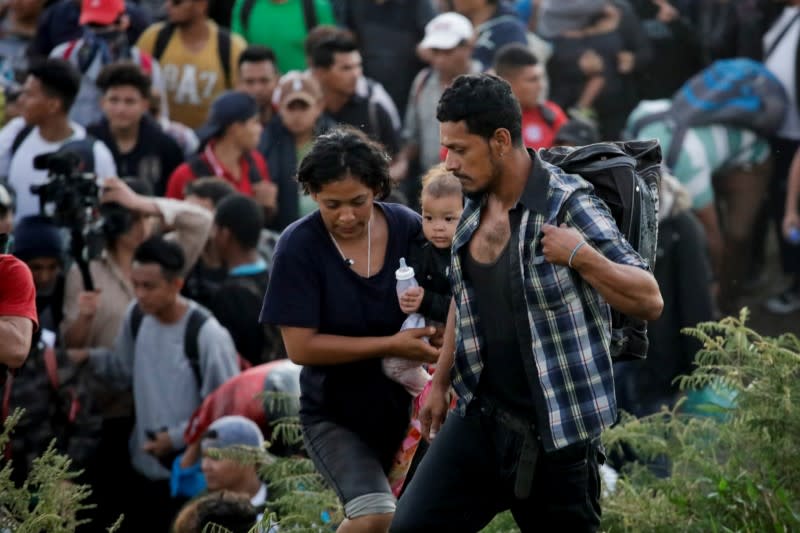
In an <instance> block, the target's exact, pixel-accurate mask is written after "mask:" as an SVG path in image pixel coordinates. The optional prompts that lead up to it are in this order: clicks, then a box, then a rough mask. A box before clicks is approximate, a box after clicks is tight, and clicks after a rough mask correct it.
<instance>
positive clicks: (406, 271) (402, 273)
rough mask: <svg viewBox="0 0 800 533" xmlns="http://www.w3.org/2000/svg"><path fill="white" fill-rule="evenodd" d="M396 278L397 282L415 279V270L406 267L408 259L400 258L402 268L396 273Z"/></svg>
mask: <svg viewBox="0 0 800 533" xmlns="http://www.w3.org/2000/svg"><path fill="white" fill-rule="evenodd" d="M394 277H395V278H396V279H397V281H406V280H408V279H411V278H413V277H414V269H413V268H412V267H410V266H408V265H406V258H405V257H401V258H400V268H398V269H397V270H395V271H394Z"/></svg>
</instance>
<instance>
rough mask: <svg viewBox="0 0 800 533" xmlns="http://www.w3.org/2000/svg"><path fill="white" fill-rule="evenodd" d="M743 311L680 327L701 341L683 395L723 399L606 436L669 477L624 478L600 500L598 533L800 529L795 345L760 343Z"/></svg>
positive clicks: (633, 473) (641, 472)
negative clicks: (655, 461)
mask: <svg viewBox="0 0 800 533" xmlns="http://www.w3.org/2000/svg"><path fill="white" fill-rule="evenodd" d="M747 317H748V313H747V310H746V309H745V310H743V311H742V313H741V314H740V315H739V316H738V317H728V318H725V319H723V320H721V321H719V322H708V323H702V324H699V325H698V326H697V327H695V328H690V329H687V330H685V333H686V334H689V335H692V336H693V337H695V338H697V339H699V340H700V341H701V342H702V343H703V348H702V349H701V351H700V352H698V354H697V357H696V366H697V368H696V369H695V371H694V372H693V373H692V374H691V375H689V376H683V377H681V378H680V381H679V383H680V385H681V388H682V389H684V390H685V391H703V392H705V393H708V394H707V396H711V397H715V396H716V397H721V398H726V399H728V400H729V401H728V402H711V403H708V404H707V405H705V406H701V407H704V408H701V409H694V410H693V413H691V414H690V413H688V412H687V410H686V403H685V402H679V404H678V405H677V406H676V407H675V408H674V409H673V410H664V411H663V412H661V413H657V414H655V415H651V416H648V417H644V418H640V419H636V418H634V417H632V416H629V415H624V414H623V417H622V420H621V422H620V423H619V424H618V425H617V426H615V427H614V428H612V429H610V430H608V431H607V432H605V434H604V437H603V439H604V443H605V444H606V446H607V447H608V448H609V449H610V450H613V449H619V447H620V446H621V445H622V444H623V443H625V444H626V445H627V446H629V447H630V448H631V449H633V450H634V452H635V454H636V455H637V456H638V457H641V458H645V459H646V458H655V457H658V456H661V457H664V458H666V459H667V461H668V463H669V464H670V467H671V468H670V476H669V477H666V478H662V477H657V476H655V475H653V474H652V473H651V471H650V470H648V468H646V467H645V466H643V465H638V464H634V465H630V466H629V467H626V468H625V469H624V471H623V476H622V477H621V478H620V479H619V480H618V482H617V485H616V490H615V491H614V493H613V494H610V495H608V496H607V497H605V498H604V501H603V529H604V530H606V531H656V532H657V531H692V532H693V531H697V532H706V531H754V532H755V531H759V532H760V531H775V532H782V531H796V530H800V454H798V451H797V450H798V442H800V405H798V400H800V341H798V339H797V337H795V336H794V335H791V334H785V335H781V336H779V337H777V338H770V337H764V336H761V335H759V334H758V333H757V332H755V331H753V330H752V329H750V328H748V327H747V326H746V322H747Z"/></svg>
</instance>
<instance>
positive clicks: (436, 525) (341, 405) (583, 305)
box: [0, 0, 800, 533]
mask: <svg viewBox="0 0 800 533" xmlns="http://www.w3.org/2000/svg"><path fill="white" fill-rule="evenodd" d="M727 58H749V59H751V60H753V61H756V62H758V63H759V64H761V65H763V66H764V67H765V68H766V69H768V70H769V71H770V72H771V75H772V76H773V77H774V78H775V79H776V80H777V81H778V82H779V83H780V84H781V85H782V86H783V90H784V91H785V95H786V96H787V106H786V109H785V113H784V120H783V123H782V124H781V125H780V127H778V128H776V129H775V130H774V131H772V132H770V133H769V134H767V133H765V132H763V131H753V130H750V129H748V128H745V127H741V126H737V125H731V124H729V123H713V124H702V125H696V126H692V127H690V128H688V129H687V130H686V131H682V132H681V135H680V136H679V135H677V134H676V132H675V128H674V124H673V123H672V122H670V120H669V118H668V117H667V115H666V112H667V111H668V110H669V109H670V106H671V102H672V99H673V97H674V95H675V94H676V91H678V90H679V89H680V88H681V87H682V86H683V85H684V84H685V83H686V82H687V81H688V80H689V79H690V78H692V77H693V76H694V75H696V74H698V73H699V72H701V71H703V69H706V68H708V67H709V66H711V65H712V64H714V63H715V62H716V61H718V60H721V59H727ZM798 60H800V1H798V0H784V1H780V2H774V1H767V0H735V1H720V0H702V1H687V0H673V1H670V0H575V1H566V0H516V1H509V0H363V1H362V0H358V1H356V0H166V2H164V3H162V2H154V1H152V0H138V1H137V0H130V1H125V0H10V1H9V2H7V3H5V4H4V5H3V6H2V8H0V87H2V93H1V94H2V101H1V102H0V124H2V129H0V233H2V234H7V235H8V237H9V238H8V241H9V242H8V243H7V245H8V246H7V247H8V250H9V253H11V254H13V256H14V258H16V259H14V258H12V257H11V256H8V255H0V261H1V262H0V269H2V270H3V271H2V274H0V327H2V329H0V332H1V333H2V342H0V345H3V346H2V350H3V352H2V357H1V358H0V363H2V364H4V365H8V366H9V367H11V368H14V369H16V370H14V371H13V372H9V375H8V378H7V379H5V381H4V384H3V385H2V386H0V388H2V391H3V392H2V397H3V405H2V413H1V416H2V418H3V419H5V418H6V417H7V416H8V415H9V414H10V412H12V411H13V409H14V408H16V407H22V408H25V409H26V415H25V417H23V418H22V420H21V422H20V424H19V425H18V427H17V428H16V429H15V431H14V436H13V438H12V441H11V444H10V446H9V448H8V449H7V450H6V457H7V458H12V459H13V461H14V476H15V479H16V480H17V481H18V482H22V480H24V479H25V478H26V477H27V475H28V473H29V472H30V469H31V467H32V464H33V460H34V458H35V457H36V456H37V455H39V454H41V453H42V452H43V451H44V450H45V449H46V448H47V446H48V444H49V443H50V440H51V439H53V438H56V441H57V446H58V448H59V449H60V450H61V451H63V452H64V453H66V454H67V455H69V457H70V458H71V459H72V460H73V464H74V466H75V468H77V469H82V470H83V471H84V473H83V474H82V476H81V478H80V481H82V482H86V483H88V484H89V485H91V487H92V491H93V492H92V496H91V503H94V504H96V507H95V508H94V509H92V510H90V511H88V514H87V518H88V519H89V520H90V521H89V522H88V523H87V524H86V525H84V526H82V530H85V531H104V530H105V528H106V527H108V525H110V524H111V523H113V522H114V520H115V519H116V518H117V516H119V514H122V513H124V514H125V517H126V518H125V520H124V522H123V525H122V531H137V532H138V531H144V530H147V529H150V530H153V531H168V530H170V528H172V527H174V530H175V531H180V532H184V531H185V532H187V533H189V532H195V531H200V529H201V527H202V525H203V524H204V523H206V522H207V521H212V522H213V519H212V518H209V519H208V520H206V518H203V516H206V515H209V516H212V517H213V516H215V517H216V518H217V520H218V521H220V523H222V522H225V521H226V520H228V518H226V517H228V515H231V516H232V517H233V518H231V519H230V522H225V523H230V524H234V525H232V526H230V527H231V528H232V531H239V529H236V528H237V527H239V525H235V524H240V523H246V524H250V525H251V526H252V524H253V523H254V522H255V520H256V518H257V517H260V516H261V513H262V512H263V506H264V503H265V502H266V501H268V500H269V480H264V479H259V478H258V475H257V471H256V470H255V469H254V468H253V467H252V465H250V466H246V465H245V466H242V465H237V464H234V463H233V462H226V460H223V459H219V458H215V457H214V455H213V453H212V454H209V453H207V452H208V449H215V448H226V447H230V446H235V445H252V446H256V447H262V448H263V444H264V436H265V435H264V434H265V432H267V431H268V428H266V427H265V426H264V425H263V424H262V425H261V426H260V428H259V425H253V423H252V421H251V420H249V419H247V418H246V417H241V416H238V417H237V416H225V417H222V418H218V419H217V420H216V421H214V420H209V421H207V422H208V424H207V427H206V428H205V429H207V431H206V430H204V431H203V432H198V431H196V428H192V425H191V424H190V421H191V420H192V417H193V415H196V412H197V410H198V409H199V408H201V406H203V405H204V402H205V401H207V400H208V399H209V398H212V397H213V396H214V394H215V393H218V392H219V391H222V390H225V386H226V384H230V383H232V382H233V380H237V379H240V378H242V377H245V376H248V375H253V376H255V375H256V374H248V373H250V372H252V371H253V370H256V369H258V368H262V367H263V365H267V364H272V363H273V362H274V361H278V360H287V359H288V360H291V362H293V363H295V364H297V365H300V366H302V373H299V378H297V373H294V374H291V375H292V376H294V378H297V379H299V386H300V389H301V392H302V398H301V404H300V411H299V415H300V421H301V424H302V426H303V437H304V441H305V453H307V454H308V456H310V457H311V459H312V460H313V461H314V464H315V465H316V467H317V468H318V470H319V471H320V473H321V474H322V476H323V477H324V478H325V479H326V480H327V482H328V483H329V485H330V486H331V488H333V489H334V491H335V492H336V494H337V496H338V497H339V498H340V500H341V502H342V506H343V510H344V514H345V517H346V519H345V521H344V522H343V523H342V524H341V525H340V526H339V531H342V532H349V531H388V530H389V529H390V528H391V530H392V531H477V530H479V529H480V528H481V527H483V526H484V525H485V524H486V523H488V521H489V520H491V518H492V517H493V516H494V514H496V513H497V512H499V511H502V510H505V509H510V510H511V511H512V513H513V515H514V518H515V519H516V520H517V523H518V525H519V526H520V528H521V529H522V530H525V531H528V530H533V529H535V527H534V524H536V523H538V522H539V521H541V520H543V519H544V518H543V517H550V518H552V519H553V520H555V521H557V522H558V523H563V524H565V525H566V524H571V525H572V526H573V527H572V528H574V529H576V530H586V531H591V530H596V529H597V527H598V525H599V516H600V508H599V502H600V491H599V488H598V487H599V478H598V468H599V467H600V465H601V464H602V463H603V462H604V461H605V458H604V455H603V451H602V447H601V446H600V445H599V442H598V440H597V439H598V437H599V435H600V433H601V431H602V429H603V428H605V427H608V426H609V425H611V424H613V423H614V422H615V420H616V416H617V410H618V408H619V409H625V410H627V411H629V412H632V413H634V414H636V415H646V414H650V413H652V412H655V411H657V410H658V409H659V408H660V407H661V406H662V405H670V406H671V405H674V403H675V401H676V399H677V397H678V391H677V389H676V388H675V385H674V383H673V378H674V377H675V376H677V375H680V374H683V373H686V372H689V371H690V370H691V367H692V360H693V356H694V353H695V352H696V350H697V348H698V346H697V344H696V341H694V340H692V339H690V338H688V337H686V336H685V335H682V334H681V329H682V328H684V327H686V326H692V325H694V324H696V323H698V322H700V321H705V320H709V319H712V318H715V317H719V316H722V315H723V314H728V313H734V312H736V311H737V310H738V309H739V308H740V306H741V303H742V298H743V295H744V294H745V291H748V290H753V289H756V290H757V289H758V287H760V286H763V284H764V281H765V280H764V276H765V274H764V272H765V271H766V269H767V265H766V260H767V256H768V250H767V243H768V242H769V240H770V234H771V232H773V231H774V232H775V235H776V236H777V242H778V243H779V251H780V259H781V267H782V269H783V271H784V273H785V274H786V277H787V279H788V280H789V283H788V286H787V287H785V290H782V291H781V292H780V293H778V294H764V295H763V305H764V307H765V309H766V310H767V311H768V312H771V313H775V314H780V315H788V314H791V313H794V312H796V311H798V310H800V255H798V254H800V214H798V207H797V203H798V196H800V112H799V111H798V99H800V82H798V75H800V70H798V68H800V67H798ZM650 138H656V139H658V140H659V142H660V144H661V147H662V152H663V154H664V156H665V164H664V166H663V177H662V180H661V184H660V190H659V210H658V231H659V235H658V243H657V258H658V259H657V261H656V263H655V265H648V264H647V263H646V261H644V260H643V259H642V258H641V257H640V256H639V255H638V253H637V252H636V251H635V250H634V249H632V248H631V246H630V244H628V243H627V242H626V241H625V239H624V238H623V237H622V235H621V234H620V232H619V231H618V230H617V228H616V226H615V225H614V221H613V220H612V219H611V217H610V216H609V214H608V209H607V207H605V206H604V205H600V204H599V203H597V202H595V201H593V200H592V198H593V196H592V195H591V194H590V193H589V191H588V189H587V188H586V187H585V182H583V181H581V180H579V179H576V178H575V177H574V176H570V175H567V174H564V173H563V172H561V171H559V170H558V169H557V168H556V167H553V166H551V165H548V164H546V163H543V162H542V160H541V158H540V157H539V156H538V155H537V151H538V150H540V149H549V148H552V147H556V146H564V147H574V146H583V145H589V144H592V143H597V142H603V141H607V142H613V141H621V140H633V139H650ZM673 144H675V145H677V147H673V146H672V145H673ZM50 153H59V154H78V156H79V157H78V159H77V160H75V161H74V163H75V168H74V170H75V173H73V175H72V176H71V177H70V178H69V179H71V180H73V182H74V183H73V184H72V186H73V187H79V186H80V187H82V189H81V190H83V191H90V192H89V193H88V194H94V192H93V191H94V189H92V188H91V187H88V186H85V185H79V182H80V183H83V181H80V180H85V181H87V182H88V181H91V182H92V184H94V185H96V191H97V192H96V198H92V199H90V201H87V202H86V204H87V205H90V210H91V212H92V215H91V218H92V220H91V222H86V223H85V226H84V227H83V228H82V230H91V231H83V232H82V233H83V234H81V232H76V231H70V230H71V229H74V228H72V227H70V226H69V225H68V224H66V223H65V220H66V219H67V218H69V217H67V216H66V215H67V213H65V212H62V211H60V210H59V209H58V204H59V198H53V197H50V198H48V197H46V195H44V194H42V193H41V191H40V192H39V193H37V192H34V191H35V186H41V185H42V184H45V183H48V180H51V179H53V178H54V177H55V174H56V173H55V172H54V171H53V164H52V158H51V160H50V161H51V163H50V164H49V165H48V160H47V159H46V158H45V159H44V160H43V159H42V157H40V156H42V155H43V154H50ZM668 154H675V156H674V157H671V158H668V157H667V155H668ZM48 166H49V168H48ZM32 186H34V189H33V190H32ZM72 207H73V209H74V210H75V211H76V212H77V211H80V213H82V214H83V212H84V211H85V208H84V206H83V204H81V206H72ZM562 221H566V222H567V223H568V225H569V226H570V227H569V228H566V227H562V226H561V222H562ZM72 222H73V224H72V226H74V225H75V223H74V220H73V221H72ZM95 234H96V235H98V236H99V237H100V239H99V240H98V241H97V242H95V241H94V240H92V239H89V238H88V237H89V236H90V235H95ZM84 237H85V238H86V241H87V243H86V244H87V245H86V246H84V247H82V248H81V247H80V246H79V245H80V244H83V243H82V242H80V241H82V240H83V238H84ZM90 241H91V242H90ZM98 243H99V244H98ZM89 244H93V246H89ZM586 244H588V246H585V245H586ZM401 260H402V261H401ZM406 260H407V261H408V264H409V265H410V266H411V267H413V269H414V273H415V275H416V280H417V281H418V282H419V286H418V287H415V288H413V289H411V290H408V291H405V292H402V293H401V294H399V295H398V294H397V292H396V283H397V279H399V278H396V270H397V269H398V267H399V266H400V265H401V263H402V264H405V261H406ZM20 262H22V263H24V264H25V265H27V267H28V268H27V270H28V271H29V272H30V276H29V275H28V274H27V273H26V271H25V269H21V263H20ZM7 272H8V273H7ZM12 274H13V275H12ZM659 293H660V294H659ZM26 299H27V300H30V301H34V300H35V309H32V308H31V307H30V306H27V307H26V305H25V304H24V301H25V300H26ZM609 305H610V306H611V307H613V308H614V309H615V310H617V311H621V312H624V313H626V314H629V315H631V316H635V317H639V318H641V319H644V320H648V321H649V331H648V336H649V339H650V351H649V354H648V359H647V360H646V361H636V362H625V363H615V364H614V365H613V370H612V366H611V361H610V358H609V353H608V352H609V343H610V339H609V335H610V322H609V318H608V313H607V310H608V306H609ZM662 307H663V310H662ZM414 313H419V314H420V315H421V316H423V317H424V319H425V321H424V323H422V324H418V325H419V326H421V327H405V328H404V326H403V325H404V321H405V320H406V317H407V316H408V315H409V314H414ZM28 337H30V338H31V339H32V341H31V342H28V343H26V342H22V341H23V340H24V339H25V338H28ZM8 339H13V340H14V342H11V341H10V340H8ZM17 341H20V342H17ZM26 355H27V357H26ZM384 358H387V359H389V358H398V359H400V360H405V361H406V362H407V365H406V366H405V367H403V369H402V371H397V372H395V373H394V374H392V373H391V372H388V371H387V367H386V365H383V364H382V363H381V361H382V360H383V359H384ZM251 367H252V368H251ZM420 368H422V369H425V370H424V374H423V375H424V376H425V377H424V378H423V382H422V383H421V384H419V387H424V389H425V393H424V394H423V396H424V397H425V398H426V399H425V400H424V401H423V400H422V399H420V398H421V397H419V396H418V394H417V393H418V392H419V387H417V385H414V386H413V387H410V386H409V383H410V380H412V378H414V377H415V376H416V377H418V376H419V374H415V375H412V373H414V372H417V371H419V370H420ZM434 369H438V370H439V371H435V370H434ZM298 372H299V368H298ZM405 372H408V373H409V374H408V375H405V376H403V375H401V374H403V373H405ZM429 374H432V377H431V375H429ZM258 376H259V377H258V378H257V379H261V378H263V376H262V375H261V374H258ZM294 378H293V379H294ZM409 389H412V391H413V392H412V394H409ZM451 392H454V393H455V397H457V399H458V400H457V406H456V407H455V412H454V413H453V414H451V415H450V416H447V417H446V415H447V412H448V411H450V410H452V409H453V405H455V403H456V402H455V400H452V398H451ZM412 413H413V418H414V419H415V420H417V421H419V422H420V423H421V432H422V434H423V435H424V436H425V437H426V441H427V442H429V443H430V447H429V446H428V444H427V443H426V442H424V443H422V444H421V445H420V447H419V448H418V453H417V455H418V457H416V458H415V460H414V465H413V467H412V471H411V472H410V473H409V475H408V477H407V480H406V481H405V483H404V484H403V487H402V491H397V490H395V487H393V486H392V485H391V483H390V481H389V480H388V479H387V476H388V473H389V471H390V470H391V469H392V467H393V465H395V461H396V455H397V453H398V449H399V448H400V444H401V442H402V441H403V439H404V438H405V436H406V435H407V433H408V431H409V424H410V423H411V422H410V418H411V414H412ZM240 414H241V413H240ZM445 417H446V420H447V423H444V420H445ZM259 429H260V431H261V433H259ZM190 435H191V438H189V436H190ZM423 455H424V457H423ZM411 473H413V476H412V475H411ZM187 486H188V487H189V488H186V487H187ZM466 486H469V487H471V488H470V489H469V490H465V489H463V487H466ZM192 487H193V488H192ZM460 488H461V490H459V489H460ZM203 491H205V492H207V493H208V495H206V496H203V498H201V499H198V500H192V504H191V506H185V503H186V501H187V496H193V495H197V494H198V493H199V492H203ZM239 493H245V494H246V496H247V497H246V498H241V497H239V496H237V494H239ZM400 494H402V496H400ZM398 496H400V497H399V499H398ZM214 513H218V514H214ZM226 513H227V514H226ZM242 517H244V518H242ZM173 524H174V526H173ZM567 527H569V526H567ZM572 528H571V529H572Z"/></svg>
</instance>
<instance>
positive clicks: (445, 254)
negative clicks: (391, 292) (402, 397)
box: [383, 164, 464, 396]
mask: <svg viewBox="0 0 800 533" xmlns="http://www.w3.org/2000/svg"><path fill="white" fill-rule="evenodd" d="M420 203H421V205H422V232H423V233H424V235H425V240H424V241H422V240H420V241H416V242H413V243H412V244H411V247H410V249H409V257H408V265H409V266H410V267H411V268H413V269H414V275H415V277H416V280H417V282H418V283H419V286H418V287H411V288H409V289H406V290H405V291H404V292H403V293H402V294H400V295H398V298H399V303H400V309H402V311H403V312H404V313H406V314H408V315H410V316H409V319H408V320H406V322H405V323H404V324H403V329H406V328H409V327H422V326H424V325H425V323H427V324H428V325H443V324H444V323H445V321H446V320H447V312H448V310H449V308H450V299H451V296H452V295H451V292H450V281H449V279H448V273H449V270H450V247H451V245H452V244H453V235H455V232H456V227H457V226H458V220H459V219H460V218H461V212H462V211H463V205H464V197H463V194H462V192H461V182H460V181H459V180H458V178H456V177H455V176H454V175H453V174H452V173H450V172H448V171H447V170H445V168H444V165H443V164H439V165H436V166H434V167H432V168H431V169H430V170H429V171H428V172H427V174H425V176H424V177H423V178H422V194H421V196H420ZM415 314H416V317H415ZM420 315H421V317H424V321H425V323H420V322H421V319H420ZM415 318H416V320H414V319H415ZM383 369H384V373H386V375H387V376H389V377H390V378H391V379H393V380H394V381H397V382H398V383H400V384H402V385H403V386H405V387H406V390H408V392H409V393H410V394H411V395H412V396H417V395H418V394H419V393H420V392H422V389H423V388H424V387H425V384H426V383H427V382H428V380H429V379H430V375H429V374H428V372H427V371H426V370H425V369H424V368H422V366H421V365H420V364H419V363H417V362H415V361H409V360H406V359H397V358H387V359H384V362H383Z"/></svg>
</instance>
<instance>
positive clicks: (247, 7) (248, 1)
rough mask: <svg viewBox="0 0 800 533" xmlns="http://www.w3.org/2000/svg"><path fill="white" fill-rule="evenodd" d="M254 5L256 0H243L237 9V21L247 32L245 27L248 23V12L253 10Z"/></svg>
mask: <svg viewBox="0 0 800 533" xmlns="http://www.w3.org/2000/svg"><path fill="white" fill-rule="evenodd" d="M254 5H256V0H244V2H242V8H241V9H240V10H239V22H240V23H241V25H242V29H243V30H244V31H245V32H247V27H248V26H249V25H250V24H249V23H250V14H251V13H252V12H253V6H254Z"/></svg>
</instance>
